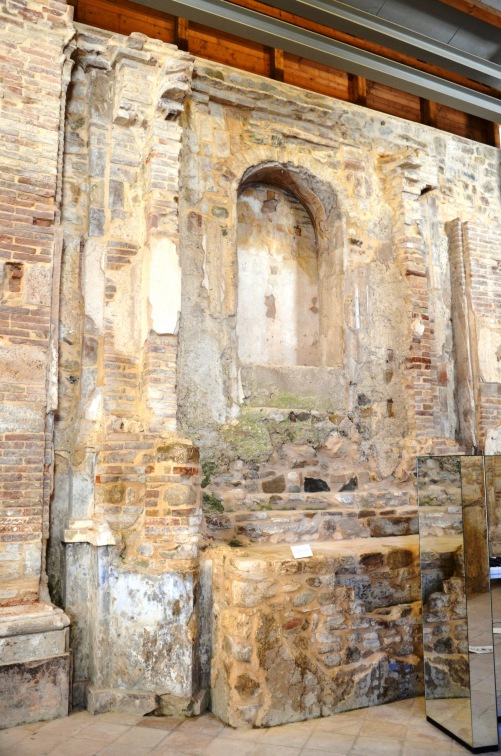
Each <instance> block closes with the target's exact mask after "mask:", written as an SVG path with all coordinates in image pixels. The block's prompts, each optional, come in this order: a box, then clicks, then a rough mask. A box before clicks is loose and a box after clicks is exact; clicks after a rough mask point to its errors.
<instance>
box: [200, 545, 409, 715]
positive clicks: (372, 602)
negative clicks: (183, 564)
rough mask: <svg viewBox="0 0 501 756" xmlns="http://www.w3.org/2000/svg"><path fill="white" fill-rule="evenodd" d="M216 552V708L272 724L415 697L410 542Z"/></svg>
mask: <svg viewBox="0 0 501 756" xmlns="http://www.w3.org/2000/svg"><path fill="white" fill-rule="evenodd" d="M288 551H289V550H288V549H287V548H286V547H284V546H273V547H269V546H261V547H254V548H253V549H252V550H249V551H247V549H231V548H230V549H228V547H222V548H220V549H217V550H215V551H213V552H211V553H209V554H208V556H207V558H208V559H210V560H212V561H213V585H214V618H215V619H214V652H213V653H214V655H213V666H212V710H213V711H214V713H215V714H216V715H217V716H219V717H220V718H221V719H223V721H225V722H228V723H229V724H231V725H232V726H233V727H239V726H245V725H247V726H248V725H253V726H270V725H277V724H283V723H285V722H293V721H298V720H301V719H309V718H312V717H319V716H327V715H329V714H332V713H334V712H339V711H346V710H349V709H354V708H360V707H363V706H371V705H374V704H381V703H384V702H387V701H391V700H395V699H397V698H406V697H408V696H412V695H416V694H417V693H418V692H420V691H421V687H422V661H421V659H422V651H421V620H420V616H421V605H420V600H419V598H420V590H419V557H418V548H417V540H416V538H415V537H409V538H406V539H398V538H386V539H381V541H379V542H378V544H377V546H376V545H374V544H373V543H372V544H371V542H369V541H366V540H364V539H357V540H353V541H351V542H350V544H349V546H348V545H347V544H344V545H343V544H339V543H337V544H326V543H323V544H318V546H316V547H315V554H314V556H313V557H310V558H309V559H305V560H303V561H298V560H294V559H292V558H291V555H290V553H288Z"/></svg>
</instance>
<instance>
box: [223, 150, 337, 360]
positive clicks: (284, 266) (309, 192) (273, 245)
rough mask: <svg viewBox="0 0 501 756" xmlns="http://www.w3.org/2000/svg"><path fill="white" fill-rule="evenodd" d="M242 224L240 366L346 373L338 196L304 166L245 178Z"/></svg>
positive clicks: (258, 169)
mask: <svg viewBox="0 0 501 756" xmlns="http://www.w3.org/2000/svg"><path fill="white" fill-rule="evenodd" d="M237 216H238V226H237V260H238V306H237V339H238V356H239V360H240V362H241V364H243V365H252V364H254V365H256V364H261V365H278V366H279V365H283V366H310V367H335V366H339V365H340V364H341V363H342V355H343V328H342V283H341V279H342V269H343V244H342V237H343V236H344V235H343V234H341V237H340V213H339V211H338V207H337V202H336V196H335V194H334V191H333V190H332V188H331V187H330V186H329V185H328V184H326V183H325V182H322V181H320V180H318V179H317V178H316V177H314V176H313V175H312V174H311V173H309V172H308V171H306V170H304V169H301V168H299V167H297V166H293V165H290V164H278V163H271V162H270V163H265V164H261V165H259V166H255V167H252V168H250V169H248V170H247V171H246V173H245V174H244V175H243V177H242V180H241V182H240V185H239V188H238V201H237ZM340 239H341V244H340Z"/></svg>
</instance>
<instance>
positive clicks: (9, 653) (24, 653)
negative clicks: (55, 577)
mask: <svg viewBox="0 0 501 756" xmlns="http://www.w3.org/2000/svg"><path fill="white" fill-rule="evenodd" d="M69 624H70V621H69V619H68V617H67V616H66V614H65V613H64V612H63V611H62V610H61V609H57V608H56V607H55V606H52V605H51V604H30V605H25V606H10V607H2V608H0V659H1V660H2V663H1V664H0V690H1V691H2V694H1V696H0V729H2V728H5V727H15V726H16V725H20V724H25V723H27V722H39V721H42V720H45V719H56V718H57V717H65V716H67V715H68V709H69V702H70V676H71V654H70V652H69V650H68V648H69V644H68V626H69Z"/></svg>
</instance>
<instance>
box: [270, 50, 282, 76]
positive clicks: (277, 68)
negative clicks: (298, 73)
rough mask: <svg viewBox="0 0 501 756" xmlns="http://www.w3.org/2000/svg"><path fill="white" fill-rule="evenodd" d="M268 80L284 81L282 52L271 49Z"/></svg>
mask: <svg viewBox="0 0 501 756" xmlns="http://www.w3.org/2000/svg"><path fill="white" fill-rule="evenodd" d="M270 78H271V79H275V81H285V68H284V51H283V50H277V49H276V48H275V47H272V48H271V54H270Z"/></svg>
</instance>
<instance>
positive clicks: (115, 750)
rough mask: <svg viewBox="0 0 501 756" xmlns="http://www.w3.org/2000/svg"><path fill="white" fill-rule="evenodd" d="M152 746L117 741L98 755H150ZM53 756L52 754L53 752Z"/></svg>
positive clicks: (102, 749)
mask: <svg viewBox="0 0 501 756" xmlns="http://www.w3.org/2000/svg"><path fill="white" fill-rule="evenodd" d="M151 752H152V750H151V748H142V747H139V746H124V745H119V744H118V743H117V741H115V742H114V743H110V745H107V746H105V747H104V748H101V750H100V751H99V752H98V756H150V754H151ZM51 756H52V754H51Z"/></svg>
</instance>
